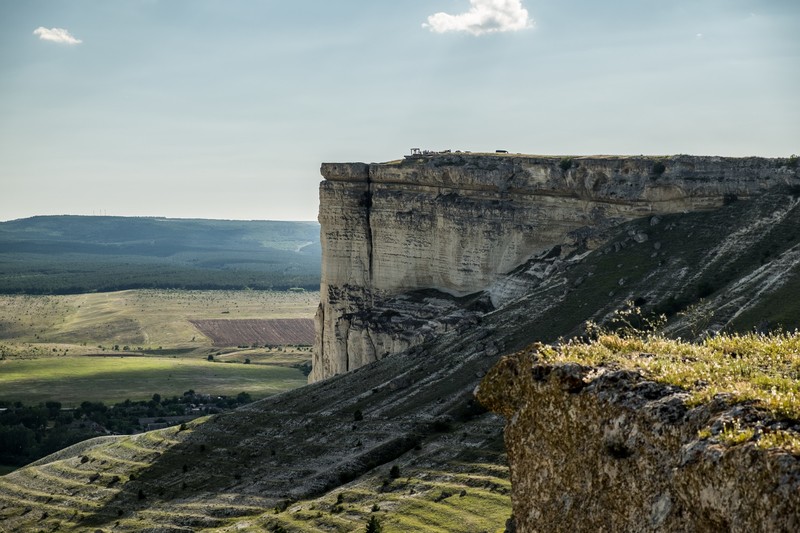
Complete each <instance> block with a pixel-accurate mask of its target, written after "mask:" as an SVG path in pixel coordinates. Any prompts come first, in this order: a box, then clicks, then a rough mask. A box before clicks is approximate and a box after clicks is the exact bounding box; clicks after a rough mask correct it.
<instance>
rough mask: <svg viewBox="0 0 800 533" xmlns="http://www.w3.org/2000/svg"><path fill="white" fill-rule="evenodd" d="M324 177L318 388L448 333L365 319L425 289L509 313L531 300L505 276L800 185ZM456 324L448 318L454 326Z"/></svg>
mask: <svg viewBox="0 0 800 533" xmlns="http://www.w3.org/2000/svg"><path fill="white" fill-rule="evenodd" d="M322 174H323V176H324V177H325V181H323V182H322V184H321V185H320V214H319V221H320V223H321V226H322V227H321V243H322V255H323V260H322V284H321V292H322V301H321V303H320V307H319V312H318V313H317V317H316V329H317V338H316V342H315V355H314V362H313V371H312V373H311V376H310V381H317V380H320V379H324V378H327V377H330V376H332V375H335V374H338V373H341V372H346V371H349V370H353V369H355V368H358V367H360V366H362V365H364V364H367V363H370V362H372V361H375V360H377V359H381V358H382V357H385V356H386V355H388V354H392V353H397V352H399V351H401V350H403V349H406V348H408V347H410V346H414V345H417V344H419V343H420V342H422V341H423V340H425V339H427V338H429V336H428V335H427V332H429V331H442V330H443V329H446V327H444V326H442V325H437V324H436V320H434V319H430V320H428V321H427V322H426V328H425V329H424V330H423V331H422V332H420V333H419V334H417V333H411V332H409V329H408V328H405V329H404V331H405V333H404V334H397V333H396V331H392V328H387V327H385V324H384V321H383V320H381V319H380V318H379V317H376V316H374V314H373V316H371V317H366V316H365V313H368V312H369V310H371V309H374V308H380V307H385V308H386V307H388V308H395V306H394V304H391V305H387V304H386V300H387V299H388V298H391V297H394V296H397V295H399V294H403V293H405V292H408V291H414V290H417V289H435V290H438V291H441V292H444V293H447V294H450V295H453V296H456V297H463V296H466V295H469V294H472V293H476V292H478V291H484V290H488V294H489V296H490V297H491V303H492V304H493V306H494V307H499V306H501V305H503V304H505V303H506V302H507V301H509V300H510V299H513V298H514V297H517V296H519V295H521V294H523V293H524V290H523V289H522V288H521V287H519V286H518V283H516V284H515V282H511V283H509V281H508V279H507V278H506V276H505V275H506V274H508V273H511V272H513V271H514V270H515V269H518V267H521V265H523V264H524V263H526V261H529V260H530V259H532V258H534V257H536V256H538V255H540V254H543V253H547V252H548V251H550V250H551V249H553V247H555V246H559V247H560V249H559V254H560V255H563V256H566V255H569V253H570V252H572V251H585V250H591V249H593V248H594V247H596V246H597V245H598V243H600V242H602V240H603V239H604V237H605V236H606V235H607V233H606V232H607V230H608V229H609V228H612V227H614V226H616V225H618V224H619V223H621V222H624V221H626V220H631V219H634V218H640V217H645V216H654V215H658V214H664V213H680V212H688V211H698V210H706V209H711V208H715V207H719V206H721V205H722V204H723V203H725V202H730V201H732V200H734V199H737V198H739V199H744V198H748V197H750V196H752V195H754V194H757V193H760V192H763V191H765V190H767V189H769V188H771V187H774V186H776V185H778V184H787V183H791V182H794V181H796V179H797V176H796V169H793V168H789V167H787V166H785V165H783V166H782V165H781V164H780V163H779V161H777V160H773V159H762V158H720V157H692V156H672V157H668V158H649V157H610V156H598V157H576V158H571V159H562V158H557V157H540V156H517V155H506V154H503V155H498V154H437V155H431V156H426V157H422V158H415V159H406V160H403V161H399V162H392V163H382V164H364V163H329V164H323V165H322ZM633 239H634V240H636V242H639V243H643V242H645V241H646V240H647V239H648V237H647V234H646V233H645V232H639V233H637V234H635V235H633ZM531 274H533V273H531ZM542 274H543V275H544V274H545V273H544V272H543V273H542ZM517 281H518V280H517ZM423 305H426V306H428V307H430V306H431V302H428V303H423ZM395 310H396V311H397V313H398V314H397V315H395V317H396V320H400V319H399V318H397V317H399V316H402V315H406V314H407V315H408V317H409V320H410V321H411V322H413V321H415V320H416V316H415V315H416V313H415V312H414V311H413V310H412V309H411V307H410V306H404V309H402V310H401V309H397V308H395ZM484 310H485V309H484ZM451 311H452V310H451V309H449V308H443V309H442V313H441V314H442V315H449V316H450V318H449V323H450V324H451V325H452V323H453V316H452V315H451V314H450V312H451ZM468 314H470V313H469V312H466V315H468ZM466 315H464V316H466ZM468 321H469V319H468V320H467V322H468ZM395 329H398V328H395Z"/></svg>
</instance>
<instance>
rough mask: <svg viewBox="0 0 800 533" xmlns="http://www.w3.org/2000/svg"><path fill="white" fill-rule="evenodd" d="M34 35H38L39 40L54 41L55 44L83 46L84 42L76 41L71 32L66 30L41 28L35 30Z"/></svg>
mask: <svg viewBox="0 0 800 533" xmlns="http://www.w3.org/2000/svg"><path fill="white" fill-rule="evenodd" d="M33 34H34V35H38V36H39V39H41V40H43V41H53V42H54V43H63V44H81V43H82V42H83V41H81V40H80V39H76V38H75V37H73V36H72V34H71V33H70V32H68V31H67V30H65V29H64V28H49V29H48V28H45V27H43V26H39V27H38V28H36V29H35V30H33Z"/></svg>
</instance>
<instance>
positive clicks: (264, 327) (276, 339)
mask: <svg viewBox="0 0 800 533" xmlns="http://www.w3.org/2000/svg"><path fill="white" fill-rule="evenodd" d="M191 323H192V324H194V325H195V326H196V327H197V329H199V330H200V331H202V332H203V333H204V334H205V335H207V336H208V337H210V338H211V340H212V341H213V342H214V346H234V345H236V346H238V345H239V344H246V345H251V346H252V345H262V344H263V345H286V344H305V345H311V344H313V343H314V321H313V320H311V319H310V318H274V319H266V320H259V319H250V320H192V321H191Z"/></svg>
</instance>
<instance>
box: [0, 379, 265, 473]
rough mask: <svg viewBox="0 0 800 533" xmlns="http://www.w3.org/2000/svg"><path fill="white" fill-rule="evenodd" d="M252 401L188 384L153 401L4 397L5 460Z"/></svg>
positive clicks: (0, 444)
mask: <svg viewBox="0 0 800 533" xmlns="http://www.w3.org/2000/svg"><path fill="white" fill-rule="evenodd" d="M251 401H252V398H251V397H250V395H249V394H248V393H246V392H242V393H239V394H238V395H237V396H210V395H206V394H197V393H195V391H194V390H188V391H186V392H185V393H184V394H183V396H181V397H178V396H173V397H171V398H162V397H161V395H159V394H154V395H153V397H152V399H150V400H148V401H130V400H125V401H124V402H122V403H117V404H114V405H112V406H107V405H105V404H104V403H103V402H88V401H87V402H83V403H82V404H81V405H80V407H77V408H75V409H62V406H61V403H60V402H56V401H50V402H45V403H43V404H39V405H37V406H26V405H23V404H22V403H20V402H14V403H10V404H9V403H4V402H0V464H2V465H12V466H21V465H24V464H27V463H29V462H31V461H35V460H36V459H39V458H41V457H44V456H46V455H49V454H51V453H54V452H56V451H58V450H61V449H63V448H65V447H67V446H70V445H72V444H75V443H77V442H80V441H82V440H86V439H89V438H92V437H96V436H98V435H106V434H132V433H137V432H141V431H144V430H146V429H147V427H146V425H145V424H143V423H141V422H142V420H143V419H150V420H153V421H154V422H156V423H158V422H168V421H169V417H198V416H203V415H206V414H213V413H220V412H223V411H226V410H230V409H235V408H236V407H239V406H240V405H244V404H247V403H250V402H251Z"/></svg>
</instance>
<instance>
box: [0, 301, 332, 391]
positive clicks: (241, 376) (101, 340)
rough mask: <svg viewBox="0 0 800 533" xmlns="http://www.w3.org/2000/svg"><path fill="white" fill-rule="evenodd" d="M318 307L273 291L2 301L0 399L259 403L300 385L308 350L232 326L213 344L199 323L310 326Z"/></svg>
mask: <svg viewBox="0 0 800 533" xmlns="http://www.w3.org/2000/svg"><path fill="white" fill-rule="evenodd" d="M318 301H319V293H316V292H274V291H179V290H142V291H133V290H130V291H120V292H113V293H93V294H78V295H61V296H32V295H15V296H11V295H4V296H0V358H3V360H2V361H0V400H5V401H22V402H23V403H35V402H40V401H47V400H56V401H60V402H62V403H64V404H67V403H71V402H77V403H80V402H81V401H85V400H88V401H112V400H120V401H122V400H125V399H131V400H137V399H148V398H149V397H150V396H151V395H152V394H154V393H159V394H162V395H165V396H168V395H173V394H178V395H179V394H181V393H182V392H184V391H185V390H187V389H190V388H193V389H195V390H198V391H200V390H202V391H203V392H206V393H209V394H211V393H213V394H237V393H239V392H242V391H246V392H248V393H250V394H251V395H252V396H253V397H255V398H257V397H263V396H266V395H268V394H271V393H274V392H277V391H279V390H286V389H288V388H292V387H296V386H300V385H302V384H304V383H305V379H306V378H305V375H304V374H303V371H302V370H303V369H304V367H307V365H308V362H309V360H310V357H311V355H310V347H308V346H297V345H295V346H280V347H279V346H271V347H265V346H264V345H263V344H262V345H258V346H252V344H254V343H252V342H247V340H246V339H237V338H236V337H235V336H231V335H230V332H231V331H232V330H230V328H228V329H227V330H225V328H222V330H224V331H227V334H228V337H227V339H228V340H230V344H229V345H220V344H219V343H217V344H216V345H215V344H214V342H213V341H212V339H211V338H209V337H208V336H206V335H204V334H203V333H202V332H201V331H200V330H199V329H197V328H196V327H195V326H194V325H193V324H192V323H191V321H192V320H223V321H224V320H226V319H232V320H233V323H238V322H239V321H241V320H243V319H245V320H256V321H262V320H272V319H282V320H290V322H288V324H291V323H292V322H293V321H294V320H295V319H302V320H304V321H308V320H310V318H311V316H313V313H314V310H315V308H316V304H317V302H318ZM306 323H307V322H306ZM221 324H224V322H222V323H221ZM245 344H246V345H247V346H248V348H246V349H245V348H237V346H240V345H245ZM264 344H266V343H264ZM294 344H299V343H294ZM134 356H135V357H134ZM209 357H210V358H211V360H209ZM245 363H249V364H245Z"/></svg>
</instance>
